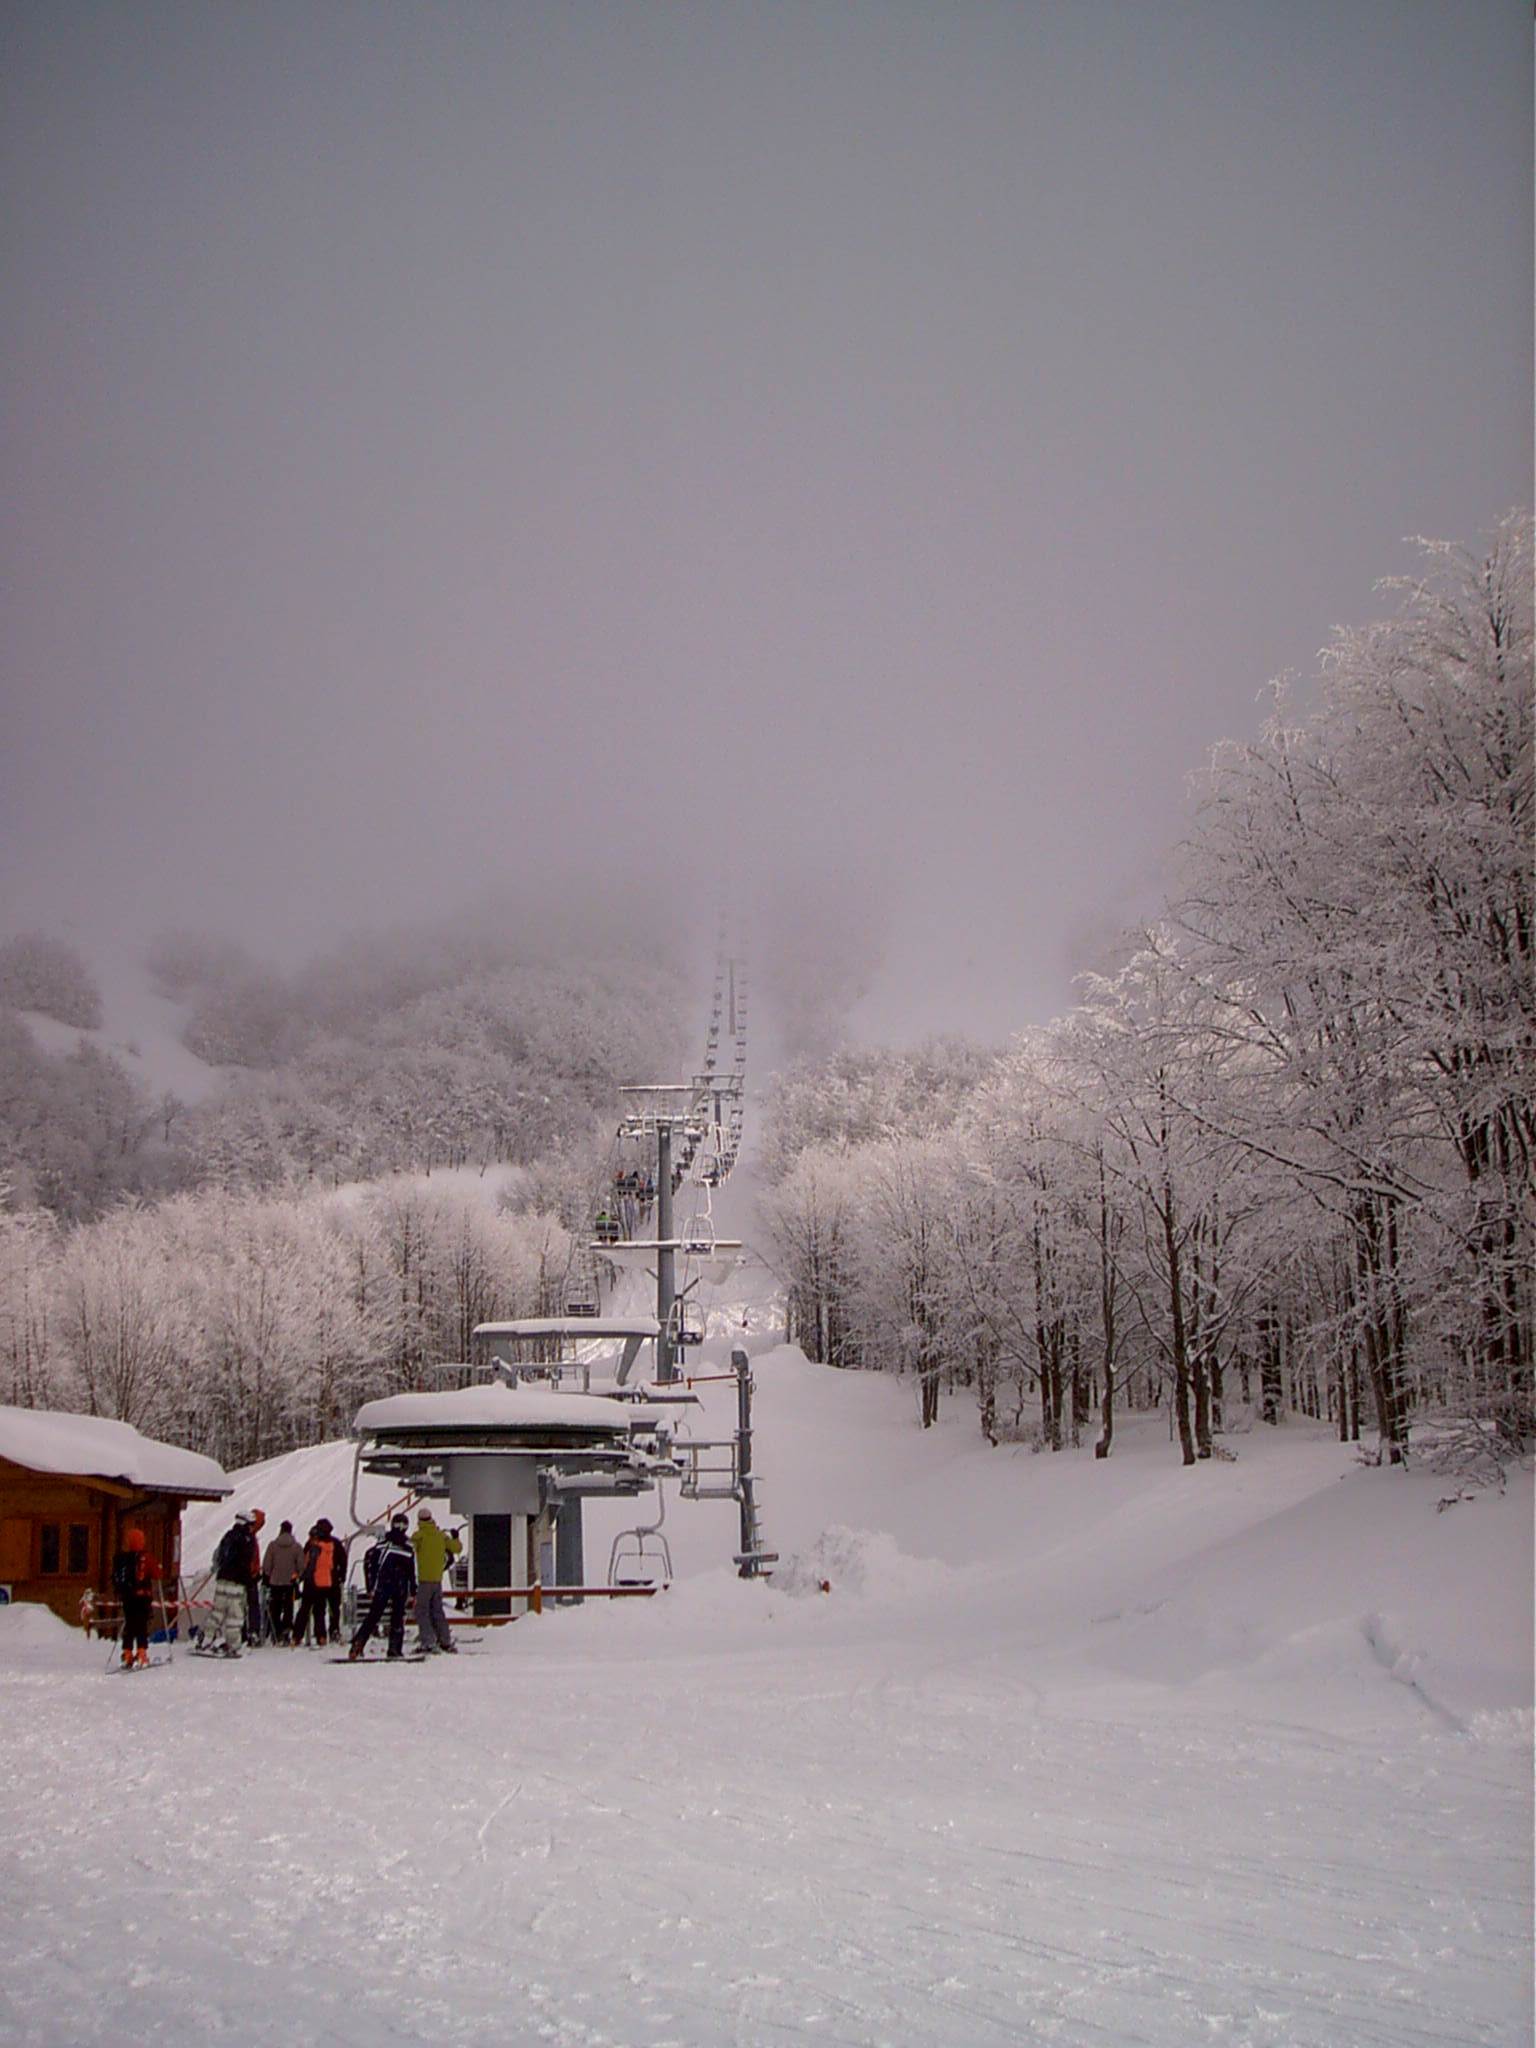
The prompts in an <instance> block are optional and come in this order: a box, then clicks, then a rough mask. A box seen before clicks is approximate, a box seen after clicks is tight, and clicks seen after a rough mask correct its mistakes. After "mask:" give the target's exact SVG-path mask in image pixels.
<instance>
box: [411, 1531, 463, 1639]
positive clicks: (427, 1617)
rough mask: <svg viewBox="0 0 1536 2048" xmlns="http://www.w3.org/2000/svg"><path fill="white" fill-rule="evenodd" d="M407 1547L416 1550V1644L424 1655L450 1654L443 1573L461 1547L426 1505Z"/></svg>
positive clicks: (452, 1532)
mask: <svg viewBox="0 0 1536 2048" xmlns="http://www.w3.org/2000/svg"><path fill="white" fill-rule="evenodd" d="M411 1548H412V1549H413V1550H414V1551H415V1553H416V1647H417V1649H418V1650H419V1651H420V1652H421V1654H422V1655H423V1656H425V1657H432V1656H435V1655H436V1654H437V1652H438V1651H439V1650H442V1651H445V1652H446V1653H447V1655H448V1656H450V1657H451V1656H453V1655H454V1654H455V1653H456V1651H457V1647H458V1646H457V1645H456V1644H455V1642H454V1640H453V1637H452V1636H451V1635H450V1633H449V1631H448V1617H447V1615H446V1614H445V1613H444V1612H443V1575H444V1573H445V1572H446V1571H447V1569H448V1565H449V1561H450V1559H452V1558H455V1557H457V1556H458V1554H459V1552H460V1551H461V1550H462V1549H463V1548H464V1546H463V1544H462V1543H461V1542H460V1541H459V1539H458V1536H457V1535H456V1534H455V1532H454V1531H453V1530H452V1529H439V1527H438V1526H437V1521H436V1519H435V1517H434V1516H433V1513H432V1510H431V1509H430V1508H421V1509H418V1511H417V1515H416V1534H415V1535H414V1536H413V1537H412V1538H411Z"/></svg>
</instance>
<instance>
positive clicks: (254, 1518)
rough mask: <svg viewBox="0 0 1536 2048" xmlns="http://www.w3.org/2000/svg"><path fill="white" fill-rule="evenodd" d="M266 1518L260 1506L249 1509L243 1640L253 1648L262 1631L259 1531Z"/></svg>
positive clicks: (259, 1640) (262, 1590) (263, 1585)
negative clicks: (249, 1532) (249, 1529)
mask: <svg viewBox="0 0 1536 2048" xmlns="http://www.w3.org/2000/svg"><path fill="white" fill-rule="evenodd" d="M266 1519H267V1518H266V1516H265V1515H264V1514H263V1513H262V1511H261V1509H260V1508H252V1509H251V1576H250V1578H249V1579H248V1580H247V1581H246V1586H245V1640H246V1642H247V1643H248V1644H249V1645H250V1647H251V1648H252V1649H253V1650H254V1649H256V1648H258V1647H259V1645H260V1643H261V1638H262V1635H263V1633H264V1629H263V1618H262V1605H261V1601H262V1595H263V1593H264V1592H265V1591H266V1585H265V1582H264V1581H263V1579H262V1575H261V1531H262V1527H263V1525H264V1524H265V1522H266Z"/></svg>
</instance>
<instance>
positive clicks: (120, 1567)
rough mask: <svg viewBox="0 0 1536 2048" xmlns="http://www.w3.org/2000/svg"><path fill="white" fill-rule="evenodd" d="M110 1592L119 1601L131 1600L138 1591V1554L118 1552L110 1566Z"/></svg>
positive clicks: (132, 1551) (127, 1551)
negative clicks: (111, 1591)
mask: <svg viewBox="0 0 1536 2048" xmlns="http://www.w3.org/2000/svg"><path fill="white" fill-rule="evenodd" d="M112 1590H113V1592H114V1593H115V1594H116V1595H117V1597H118V1599H119V1600H131V1599H132V1598H133V1596H134V1594H135V1593H137V1592H138V1590H139V1553H138V1552H137V1551H134V1550H120V1551H119V1552H118V1553H117V1556H116V1558H115V1559H114V1561H113V1565H112Z"/></svg>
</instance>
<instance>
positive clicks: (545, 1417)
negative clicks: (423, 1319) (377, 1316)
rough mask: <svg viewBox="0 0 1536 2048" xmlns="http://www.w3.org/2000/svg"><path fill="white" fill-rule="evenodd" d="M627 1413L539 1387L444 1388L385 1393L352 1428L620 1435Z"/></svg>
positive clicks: (595, 1397) (363, 1431)
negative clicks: (433, 1391) (429, 1391)
mask: <svg viewBox="0 0 1536 2048" xmlns="http://www.w3.org/2000/svg"><path fill="white" fill-rule="evenodd" d="M632 1420H633V1416H632V1414H631V1412H630V1411H629V1410H628V1409H627V1408H622V1407H620V1405H619V1404H618V1403H617V1402H616V1401H610V1400H606V1399H605V1398H604V1397H603V1396H602V1395H601V1394H556V1393H551V1392H550V1391H549V1390H548V1389H547V1388H544V1387H507V1386H503V1385H502V1384H501V1383H500V1381H492V1382H491V1383H490V1384H489V1385H488V1386H478V1387H449V1388H445V1389H444V1391H443V1392H442V1393H440V1394H387V1395H386V1396H385V1397H384V1399H383V1400H381V1401H365V1402H364V1403H363V1405H362V1407H361V1408H359V1409H358V1411H357V1418H356V1420H355V1421H354V1423H353V1425H352V1427H353V1429H354V1430H355V1431H356V1433H357V1434H358V1435H359V1436H380V1435H386V1434H388V1433H389V1432H390V1431H391V1430H397V1429H398V1430H411V1431H416V1430H433V1431H438V1430H440V1431H442V1432H443V1433H444V1434H446V1435H452V1434H453V1433H454V1432H455V1431H457V1430H477V1431H478V1430H485V1429H507V1430H530V1429H532V1430H545V1429H579V1430H582V1431H591V1430H611V1431H612V1432H613V1434H614V1435H615V1436H625V1435H627V1434H628V1432H629V1428H630V1424H631V1422H632Z"/></svg>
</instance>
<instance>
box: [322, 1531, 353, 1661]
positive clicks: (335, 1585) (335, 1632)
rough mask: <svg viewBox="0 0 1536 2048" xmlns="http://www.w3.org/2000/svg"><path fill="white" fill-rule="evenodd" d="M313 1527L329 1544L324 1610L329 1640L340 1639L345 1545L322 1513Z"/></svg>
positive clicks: (335, 1640) (336, 1641) (345, 1556)
mask: <svg viewBox="0 0 1536 2048" xmlns="http://www.w3.org/2000/svg"><path fill="white" fill-rule="evenodd" d="M315 1527H316V1528H317V1529H318V1530H319V1531H320V1536H321V1540H322V1542H327V1543H329V1544H330V1546H331V1583H330V1585H329V1586H328V1587H327V1588H326V1594H325V1611H326V1618H327V1619H328V1620H329V1622H330V1625H331V1641H332V1642H333V1643H339V1642H340V1641H341V1596H342V1592H343V1589H344V1588H345V1586H346V1583H347V1546H346V1544H345V1543H343V1542H342V1540H341V1538H340V1537H339V1536H338V1535H337V1534H336V1532H335V1530H334V1529H332V1527H331V1525H330V1523H329V1521H328V1520H327V1519H326V1517H325V1516H324V1515H322V1516H321V1517H320V1519H319V1521H318V1522H317V1523H316V1524H315Z"/></svg>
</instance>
